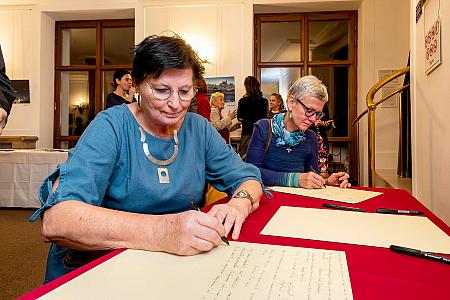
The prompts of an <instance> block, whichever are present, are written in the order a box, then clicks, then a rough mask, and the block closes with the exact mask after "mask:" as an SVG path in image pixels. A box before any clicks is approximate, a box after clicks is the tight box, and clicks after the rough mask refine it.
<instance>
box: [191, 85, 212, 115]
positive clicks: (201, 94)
mask: <svg viewBox="0 0 450 300" xmlns="http://www.w3.org/2000/svg"><path fill="white" fill-rule="evenodd" d="M196 87H197V93H196V94H195V98H196V99H197V113H198V114H199V115H200V116H203V117H204V118H205V119H207V120H208V121H210V120H211V106H210V104H209V101H208V96H207V95H206V93H207V92H208V85H207V84H206V81H205V79H203V78H201V79H199V80H197V82H196Z"/></svg>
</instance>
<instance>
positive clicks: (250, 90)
mask: <svg viewBox="0 0 450 300" xmlns="http://www.w3.org/2000/svg"><path fill="white" fill-rule="evenodd" d="M244 87H245V96H246V97H250V98H259V97H261V96H262V95H263V93H262V92H261V85H260V84H259V81H258V79H256V78H255V77H253V76H247V77H246V78H245V80H244Z"/></svg>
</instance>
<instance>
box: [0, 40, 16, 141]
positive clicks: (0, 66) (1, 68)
mask: <svg viewBox="0 0 450 300" xmlns="http://www.w3.org/2000/svg"><path fill="white" fill-rule="evenodd" d="M15 99H16V95H15V94H14V91H13V89H12V88H11V82H10V81H9V78H8V76H7V75H6V67H5V61H4V59H3V52H2V48H1V46H0V135H1V134H2V132H3V128H5V126H6V121H7V119H8V116H9V114H10V112H11V108H12V104H13V102H14V100H15Z"/></svg>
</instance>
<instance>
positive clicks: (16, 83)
mask: <svg viewBox="0 0 450 300" xmlns="http://www.w3.org/2000/svg"><path fill="white" fill-rule="evenodd" d="M11 87H12V89H13V90H14V93H15V94H16V97H17V98H16V100H14V104H18V103H30V82H29V81H28V80H11Z"/></svg>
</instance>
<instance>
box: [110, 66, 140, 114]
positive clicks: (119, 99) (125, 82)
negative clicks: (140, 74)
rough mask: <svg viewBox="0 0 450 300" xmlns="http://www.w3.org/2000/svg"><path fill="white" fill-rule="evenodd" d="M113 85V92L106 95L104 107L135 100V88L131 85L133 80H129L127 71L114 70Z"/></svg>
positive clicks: (129, 76)
mask: <svg viewBox="0 0 450 300" xmlns="http://www.w3.org/2000/svg"><path fill="white" fill-rule="evenodd" d="M113 86H114V92H112V93H111V94H109V95H108V96H107V97H106V101H105V109H106V108H110V107H113V106H115V105H121V104H128V103H131V102H133V101H135V99H134V93H135V91H136V90H135V88H134V87H133V80H131V75H130V72H129V71H127V70H122V69H119V70H117V71H116V72H114V76H113Z"/></svg>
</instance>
